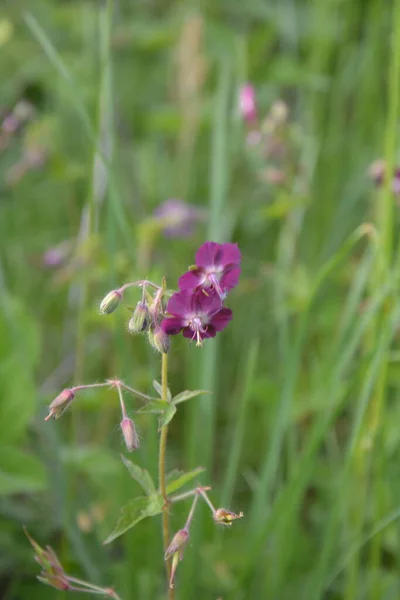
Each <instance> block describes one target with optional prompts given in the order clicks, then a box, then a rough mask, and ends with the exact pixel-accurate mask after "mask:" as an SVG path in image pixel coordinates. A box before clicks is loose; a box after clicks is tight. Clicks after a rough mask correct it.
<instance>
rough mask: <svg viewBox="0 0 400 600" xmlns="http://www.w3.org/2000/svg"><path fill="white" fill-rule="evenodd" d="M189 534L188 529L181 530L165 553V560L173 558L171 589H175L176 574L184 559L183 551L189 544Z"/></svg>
mask: <svg viewBox="0 0 400 600" xmlns="http://www.w3.org/2000/svg"><path fill="white" fill-rule="evenodd" d="M188 539H189V532H188V530H187V529H180V530H179V531H178V532H177V533H176V534H175V535H174V537H173V538H172V541H171V543H170V545H169V546H168V548H167V551H166V553H165V560H168V559H169V558H170V557H171V556H172V565H171V577H170V579H169V587H170V588H173V587H174V578H175V572H176V569H177V567H178V564H179V561H180V560H182V559H183V550H184V548H185V546H186V544H187V542H188Z"/></svg>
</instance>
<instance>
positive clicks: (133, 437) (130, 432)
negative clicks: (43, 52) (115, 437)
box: [120, 417, 139, 452]
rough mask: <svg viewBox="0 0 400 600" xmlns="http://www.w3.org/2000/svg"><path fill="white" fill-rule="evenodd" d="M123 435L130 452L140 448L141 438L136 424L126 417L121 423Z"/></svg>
mask: <svg viewBox="0 0 400 600" xmlns="http://www.w3.org/2000/svg"><path fill="white" fill-rule="evenodd" d="M120 427H121V431H122V435H123V436H124V440H125V444H126V449H127V450H128V451H129V452H132V451H133V450H137V449H138V448H139V436H138V434H137V431H136V427H135V423H134V422H133V421H132V419H129V418H128V417H124V418H123V419H122V421H121V423H120Z"/></svg>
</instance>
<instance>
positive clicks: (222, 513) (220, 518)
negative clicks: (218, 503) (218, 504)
mask: <svg viewBox="0 0 400 600" xmlns="http://www.w3.org/2000/svg"><path fill="white" fill-rule="evenodd" d="M242 517H243V513H242V512H240V513H239V514H236V513H234V512H231V511H230V510H226V508H217V510H216V511H215V512H214V521H215V522H216V523H219V524H221V525H232V521H234V520H235V519H241V518H242Z"/></svg>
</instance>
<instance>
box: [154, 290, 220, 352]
mask: <svg viewBox="0 0 400 600" xmlns="http://www.w3.org/2000/svg"><path fill="white" fill-rule="evenodd" d="M167 312H168V313H169V314H170V315H171V316H170V317H166V318H165V319H164V320H163V321H162V323H161V327H162V329H163V331H164V332H165V333H167V334H168V335H177V334H178V333H180V332H181V331H182V334H183V336H184V337H186V338H189V339H191V340H196V346H202V344H203V340H204V339H206V338H210V337H215V335H216V333H217V331H222V330H223V329H225V327H226V326H227V325H228V324H229V321H230V320H231V319H232V311H231V310H230V309H229V308H222V304H221V300H220V298H219V296H218V295H217V294H216V293H210V294H205V293H204V292H203V291H200V292H198V293H193V291H191V290H184V291H181V292H177V293H176V294H174V295H173V296H171V298H170V299H169V301H168V305H167Z"/></svg>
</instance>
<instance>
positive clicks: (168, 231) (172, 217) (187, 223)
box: [154, 198, 204, 238]
mask: <svg viewBox="0 0 400 600" xmlns="http://www.w3.org/2000/svg"><path fill="white" fill-rule="evenodd" d="M154 217H155V219H156V221H158V222H159V223H160V224H161V226H162V231H163V233H164V235H165V237H168V238H174V237H178V238H179V237H189V236H191V235H192V234H193V232H194V227H195V225H196V224H197V223H198V222H199V221H201V220H202V219H203V218H204V211H202V210H201V209H200V208H198V207H196V206H193V205H190V204H187V203H186V202H183V201H182V200H176V199H174V198H171V199H169V200H166V201H165V202H163V203H162V204H160V206H158V207H157V208H156V210H155V211H154Z"/></svg>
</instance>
